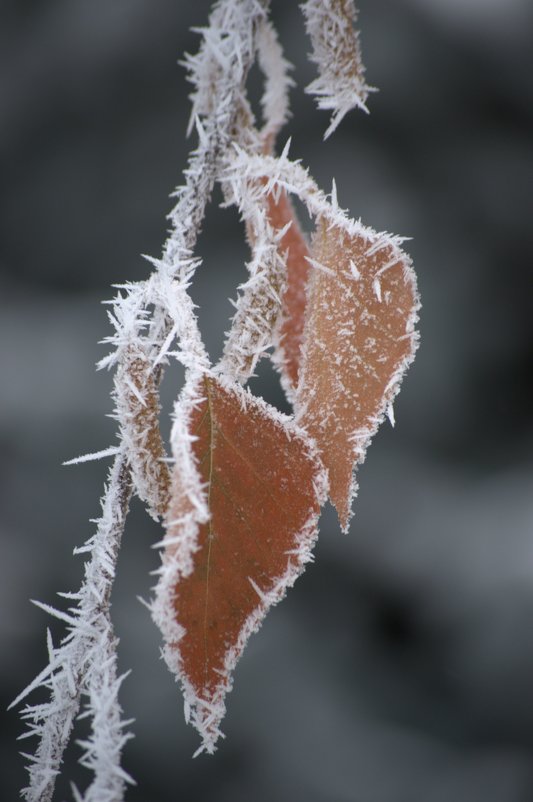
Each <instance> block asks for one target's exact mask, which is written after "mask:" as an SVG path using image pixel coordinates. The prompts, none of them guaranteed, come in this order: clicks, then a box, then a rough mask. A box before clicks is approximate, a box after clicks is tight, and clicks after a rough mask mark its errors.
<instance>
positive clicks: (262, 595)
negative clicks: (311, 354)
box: [167, 376, 325, 751]
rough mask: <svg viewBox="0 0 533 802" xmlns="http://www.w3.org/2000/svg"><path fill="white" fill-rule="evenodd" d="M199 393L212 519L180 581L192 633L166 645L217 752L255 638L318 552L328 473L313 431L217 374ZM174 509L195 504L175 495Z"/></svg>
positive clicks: (193, 428)
mask: <svg viewBox="0 0 533 802" xmlns="http://www.w3.org/2000/svg"><path fill="white" fill-rule="evenodd" d="M195 395H196V396H197V397H198V396H203V400H201V401H200V402H199V403H197V404H196V405H195V406H194V408H193V409H192V410H191V412H190V416H189V431H190V434H191V435H193V436H194V437H195V438H196V439H195V440H194V441H193V444H192V448H193V451H194V457H195V461H196V463H197V469H198V471H199V473H200V477H201V480H202V481H203V482H204V483H205V492H206V495H207V500H208V507H209V515H210V518H209V521H208V522H207V523H206V524H203V525H201V526H200V527H199V532H198V548H197V551H196V552H195V554H194V556H193V568H192V572H191V573H190V574H189V575H188V576H185V577H181V578H179V581H177V579H176V583H175V586H174V588H173V594H172V597H173V608H174V611H173V615H174V617H175V622H176V623H177V625H178V627H177V630H178V631H182V632H184V634H183V635H182V637H181V638H180V639H179V641H178V640H176V641H175V642H172V643H170V644H168V645H167V652H168V651H169V650H170V652H171V653H172V655H171V656H170V659H169V662H170V663H174V664H176V663H177V665H178V666H179V670H180V674H181V681H182V684H183V686H184V691H185V695H186V700H187V704H188V706H190V707H191V708H192V716H193V721H194V723H195V725H196V727H197V728H198V730H199V732H200V733H201V734H202V736H203V739H204V748H206V749H207V750H208V751H212V750H213V747H214V743H215V741H216V739H217V737H218V736H219V735H220V731H219V724H220V720H221V719H222V717H223V715H224V710H225V708H224V696H225V694H226V693H227V691H228V690H230V688H231V672H232V670H233V668H234V666H235V663H236V662H237V659H238V658H239V656H240V654H241V652H242V649H243V648H244V645H245V643H246V641H247V639H248V637H249V635H250V634H251V632H253V631H254V630H255V629H257V627H258V626H259V624H260V623H261V621H262V619H263V617H264V616H265V614H266V612H267V610H268V608H269V607H270V606H271V605H272V604H274V603H275V602H277V601H278V600H279V599H280V598H281V597H282V596H283V594H284V592H285V590H286V588H287V587H288V586H289V585H291V584H292V583H293V582H294V580H295V579H296V577H297V575H298V574H299V573H300V572H301V571H302V570H303V566H304V564H305V562H307V561H308V560H309V558H310V553H311V547H312V545H313V544H314V541H315V538H316V521H317V518H318V515H319V511H320V506H321V503H323V501H324V490H325V478H324V472H323V469H322V467H321V463H320V461H319V460H318V458H317V457H316V455H315V453H314V452H312V451H311V446H310V443H309V441H308V439H307V438H306V437H305V435H304V434H303V433H301V432H300V430H298V429H297V428H296V427H295V426H294V424H292V423H290V422H289V421H288V419H285V418H283V417H282V416H281V415H280V414H279V413H278V412H277V411H275V410H273V409H272V408H271V407H269V406H268V405H267V404H266V403H265V402H263V401H262V400H261V399H257V398H254V397H253V396H251V395H250V394H249V393H247V392H245V391H244V390H242V389H241V388H240V387H239V386H237V385H231V386H228V385H226V384H222V383H221V382H220V381H219V380H217V379H215V378H213V377H208V376H204V377H203V378H202V380H201V382H200V386H199V387H198V393H195ZM174 486H175V488H178V489H179V488H180V487H181V486H183V483H182V482H180V481H178V482H177V483H175V485H174ZM171 507H173V508H174V509H177V510H180V509H181V510H183V509H184V508H186V507H187V504H184V503H183V499H173V501H172V502H171ZM170 534H171V535H172V534H174V536H175V534H176V532H174V533H173V532H172V531H171V533H170ZM170 548H172V546H171V547H170ZM176 653H177V654H176ZM168 657H169V655H168V654H167V658H168ZM176 657H177V660H176Z"/></svg>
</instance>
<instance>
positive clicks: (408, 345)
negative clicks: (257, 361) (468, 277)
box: [297, 221, 419, 529]
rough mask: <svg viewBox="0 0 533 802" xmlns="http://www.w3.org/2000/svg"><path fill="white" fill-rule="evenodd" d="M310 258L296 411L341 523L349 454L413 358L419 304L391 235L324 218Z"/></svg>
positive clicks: (347, 509)
mask: <svg viewBox="0 0 533 802" xmlns="http://www.w3.org/2000/svg"><path fill="white" fill-rule="evenodd" d="M313 258H314V259H315V260H316V262H315V268H314V269H313V275H312V277H311V280H310V284H309V299H308V315H307V322H306V329H305V347H304V352H303V359H302V368H301V379H300V384H299V387H298V396H297V406H298V414H297V420H298V422H299V423H300V425H302V426H303V427H304V428H305V429H306V430H307V431H308V432H309V433H310V435H311V436H312V437H313V438H314V439H315V441H316V443H317V445H318V447H319V449H320V451H321V454H322V459H323V462H324V465H325V466H326V468H327V470H328V473H329V484H330V498H331V500H332V502H333V504H334V505H335V507H336V508H337V511H338V514H339V518H340V521H341V524H342V526H343V528H344V529H346V528H347V525H348V522H349V518H350V513H351V500H352V497H353V495H354V493H355V482H354V480H353V476H352V473H353V468H354V463H357V462H361V461H362V460H363V459H364V456H365V450H366V447H367V445H368V443H369V441H370V438H371V437H372V435H373V434H374V433H375V431H376V429H377V427H378V425H379V423H380V422H381V419H382V417H383V415H384V413H385V411H386V409H387V405H388V404H390V403H391V402H392V400H393V398H394V396H395V394H396V392H397V391H398V388H399V383H400V380H401V378H402V374H403V372H404V370H405V369H406V368H407V366H408V365H409V364H410V362H411V361H412V358H413V356H414V351H415V348H416V335H415V333H414V324H415V321H416V311H417V309H418V305H419V304H418V296H417V291H416V285H415V278H414V273H413V271H412V269H411V266H410V262H409V259H408V257H407V256H406V255H405V254H403V253H402V252H401V251H400V249H399V248H398V246H397V245H396V244H395V243H394V242H393V241H392V240H391V239H390V238H387V237H381V238H379V237H378V235H376V234H374V233H373V232H371V231H369V230H368V229H363V227H362V226H361V230H360V233H357V232H356V233H355V234H351V235H350V234H348V233H347V232H346V231H343V230H341V229H340V228H339V227H337V226H329V227H328V226H327V225H326V223H325V222H324V221H322V222H321V223H320V224H319V226H318V229H317V233H316V235H315V238H314V241H313Z"/></svg>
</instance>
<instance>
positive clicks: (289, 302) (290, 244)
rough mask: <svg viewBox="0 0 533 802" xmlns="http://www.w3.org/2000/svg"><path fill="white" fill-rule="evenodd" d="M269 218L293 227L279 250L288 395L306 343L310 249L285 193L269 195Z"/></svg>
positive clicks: (281, 356)
mask: <svg viewBox="0 0 533 802" xmlns="http://www.w3.org/2000/svg"><path fill="white" fill-rule="evenodd" d="M267 200H268V216H269V220H270V224H271V226H272V227H273V228H276V229H282V228H284V227H285V226H286V225H287V223H291V226H290V228H289V229H288V230H287V231H286V232H285V234H284V235H283V237H282V238H281V241H280V244H279V249H280V251H281V252H283V253H286V259H287V279H286V288H285V292H284V293H283V298H282V306H281V314H282V318H281V326H280V330H279V343H278V347H277V349H276V357H277V362H278V364H279V366H280V369H281V376H282V383H283V385H284V389H285V390H286V392H287V394H288V395H289V396H292V394H293V392H294V390H295V388H296V386H297V384H298V373H299V369H300V353H301V347H302V340H303V332H304V322H305V305H306V287H307V280H308V276H309V262H308V261H307V257H308V256H309V255H310V252H309V246H308V244H307V240H306V239H305V237H304V235H303V233H302V230H301V228H300V225H299V223H298V220H297V217H296V213H295V210H294V207H293V205H292V203H291V201H290V198H289V197H288V196H287V193H286V192H285V191H281V192H280V194H279V197H278V199H277V200H276V198H275V196H274V194H273V193H270V194H269V195H268V198H267Z"/></svg>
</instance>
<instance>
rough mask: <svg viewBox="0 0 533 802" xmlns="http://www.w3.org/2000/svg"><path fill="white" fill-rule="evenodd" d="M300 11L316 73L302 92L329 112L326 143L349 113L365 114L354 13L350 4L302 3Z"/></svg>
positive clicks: (337, 0)
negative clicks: (316, 76)
mask: <svg viewBox="0 0 533 802" xmlns="http://www.w3.org/2000/svg"><path fill="white" fill-rule="evenodd" d="M302 10H303V13H304V16H305V20H306V28H307V32H308V33H309V35H310V37H311V42H312V44H313V53H312V56H311V60H312V61H314V62H315V63H316V64H317V66H318V72H319V75H318V78H316V79H315V80H314V81H313V82H312V83H310V84H309V86H307V87H306V90H305V91H306V92H308V93H309V94H311V95H316V96H317V97H318V107H319V108H320V109H331V110H332V111H333V114H332V117H331V122H330V125H329V128H328V129H327V131H326V133H325V135H324V139H327V137H328V136H330V134H332V133H333V131H334V130H335V129H336V128H337V126H338V125H339V123H340V121H341V120H342V118H343V117H344V115H345V114H346V113H347V112H348V111H350V109H353V108H354V107H358V108H361V109H363V110H364V111H367V108H366V100H367V98H368V93H369V92H370V91H372V89H371V87H369V86H367V84H366V81H365V68H364V65H363V61H362V58H361V47H360V44H359V34H358V32H357V31H356V30H355V28H354V24H355V21H356V19H357V11H356V8H355V4H354V1H353V0H306V1H305V2H304V3H302Z"/></svg>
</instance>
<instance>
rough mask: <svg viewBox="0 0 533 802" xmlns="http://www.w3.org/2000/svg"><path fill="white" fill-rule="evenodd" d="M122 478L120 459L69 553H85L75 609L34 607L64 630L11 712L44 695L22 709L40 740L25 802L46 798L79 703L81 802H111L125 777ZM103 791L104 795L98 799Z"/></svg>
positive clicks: (125, 499) (125, 481)
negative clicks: (88, 526)
mask: <svg viewBox="0 0 533 802" xmlns="http://www.w3.org/2000/svg"><path fill="white" fill-rule="evenodd" d="M128 474H129V470H128V466H127V463H126V461H125V459H124V454H123V453H120V454H119V455H117V457H116V458H115V462H114V464H113V467H112V469H111V472H110V477H109V482H108V485H107V490H106V494H105V497H104V498H105V500H104V504H103V509H102V517H101V518H100V520H99V521H98V526H97V530H96V533H95V534H94V536H93V537H92V538H91V539H90V540H89V541H88V542H87V543H86V544H85V546H83V547H81V548H80V549H77V552H78V553H85V552H87V553H89V554H90V555H91V556H90V560H89V561H88V562H87V563H86V566H85V578H84V581H83V584H82V586H81V589H80V591H79V592H78V593H76V594H66V595H67V597H68V598H69V599H72V600H73V601H75V602H77V603H76V605H75V606H74V607H72V608H71V609H69V611H68V613H63V612H61V611H59V610H58V611H55V610H53V608H50V607H48V606H47V605H41V606H42V607H44V609H45V610H47V612H50V613H51V614H52V615H56V617H57V618H59V619H60V620H64V621H66V622H67V623H68V634H67V636H66V637H65V638H64V640H63V641H62V643H61V645H60V646H59V647H58V648H54V646H53V644H52V642H51V638H50V637H49V638H48V652H49V661H50V662H49V664H48V667H47V668H46V669H45V670H44V671H43V672H42V673H41V674H40V675H39V677H37V678H36V680H34V682H32V683H31V684H30V685H29V686H28V687H27V688H26V690H25V691H23V693H22V694H21V695H20V696H19V698H18V699H16V700H15V701H14V703H13V704H18V702H20V701H21V700H22V699H24V698H25V697H26V696H27V695H28V694H29V693H30V692H31V691H33V690H34V689H35V688H37V687H44V688H46V689H47V690H48V691H49V693H50V700H49V701H48V702H47V703H45V704H39V705H30V706H27V707H26V708H25V709H24V710H23V712H22V717H23V718H24V719H25V720H26V721H27V722H28V727H29V731H28V732H27V733H26V735H27V736H29V735H37V736H38V737H39V738H40V742H39V745H38V747H37V750H36V752H35V755H34V756H32V757H30V765H29V768H28V770H29V775H30V782H29V784H28V787H27V788H25V789H24V791H23V795H24V798H25V799H26V800H27V802H49V801H50V800H51V799H52V795H53V792H54V786H55V779H56V776H57V774H58V772H59V768H60V765H61V761H62V758H63V752H64V750H65V748H66V746H67V744H68V741H69V739H70V734H71V730H72V726H73V723H74V720H75V718H76V716H77V715H78V712H79V709H80V703H81V699H82V697H87V700H88V701H87V713H88V714H89V715H90V716H92V718H93V728H92V733H91V736H90V738H89V739H88V741H87V742H86V743H85V744H84V757H83V763H84V765H87V766H90V767H91V768H92V769H93V770H94V772H95V784H96V786H97V787H98V789H99V791H98V793H99V795H98V796H94V794H92V791H91V789H89V791H88V792H87V793H88V795H87V796H86V797H85V799H86V800H87V802H88V801H89V800H91V802H93V800H94V802H95V801H96V799H98V802H111V800H113V802H115V801H117V802H118V801H119V800H121V799H122V796H123V786H124V781H125V779H126V775H125V774H124V773H122V772H119V770H118V767H119V766H120V754H121V750H122V746H123V744H124V742H125V740H126V739H127V738H128V737H129V736H128V735H127V734H126V733H125V732H124V726H125V722H122V721H121V712H120V706H119V704H118V700H117V691H118V687H119V685H120V682H121V679H120V678H118V677H117V655H116V638H115V635H114V633H113V627H112V624H111V620H110V616H109V602H110V597H111V589H112V586H113V580H114V577H115V565H116V559H117V555H118V551H119V548H120V541H121V538H122V531H123V524H124V518H125V516H126V512H127V508H128V504H129V499H130V495H131V487H130V482H129V477H128ZM104 789H107V790H106V791H105V794H104Z"/></svg>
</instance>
